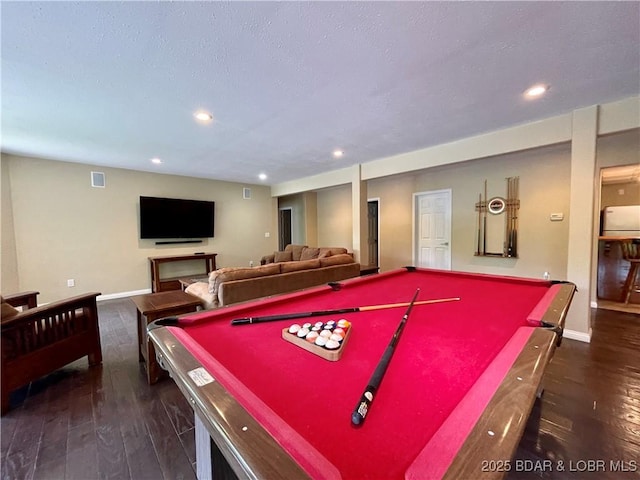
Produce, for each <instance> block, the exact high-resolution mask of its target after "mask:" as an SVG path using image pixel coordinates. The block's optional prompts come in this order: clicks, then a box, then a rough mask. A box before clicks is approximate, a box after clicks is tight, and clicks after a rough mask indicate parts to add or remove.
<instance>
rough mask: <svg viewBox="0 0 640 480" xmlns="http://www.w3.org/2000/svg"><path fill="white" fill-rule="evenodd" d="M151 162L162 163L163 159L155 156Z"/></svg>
mask: <svg viewBox="0 0 640 480" xmlns="http://www.w3.org/2000/svg"><path fill="white" fill-rule="evenodd" d="M151 163H155V164H156V165H160V164H161V163H162V160H160V159H159V158H158V157H155V158H152V159H151Z"/></svg>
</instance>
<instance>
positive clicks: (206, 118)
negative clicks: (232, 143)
mask: <svg viewBox="0 0 640 480" xmlns="http://www.w3.org/2000/svg"><path fill="white" fill-rule="evenodd" d="M193 116H194V117H196V120H198V121H200V122H210V121H211V120H213V115H211V114H210V113H209V112H205V111H204V110H198V111H197V112H196V113H194V114H193Z"/></svg>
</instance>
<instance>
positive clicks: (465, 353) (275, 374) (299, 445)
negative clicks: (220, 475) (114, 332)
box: [150, 269, 574, 479]
mask: <svg viewBox="0 0 640 480" xmlns="http://www.w3.org/2000/svg"><path fill="white" fill-rule="evenodd" d="M411 270H412V271H407V270H406V269H401V270H396V271H393V272H387V273H384V274H380V275H374V276H369V277H362V278H358V279H353V280H349V281H345V282H343V283H342V285H341V288H340V289H339V290H334V289H332V288H330V287H328V286H323V287H320V288H314V289H309V290H306V291H303V292H298V293H295V294H289V295H283V296H278V297H273V298H270V299H266V300H262V301H257V302H249V303H247V304H242V305H238V306H234V307H229V308H222V309H218V310H215V311H206V312H202V313H198V314H192V315H189V316H186V317H183V318H182V319H181V320H180V323H179V327H166V328H157V329H153V330H151V332H150V336H151V338H152V340H153V341H154V343H156V345H157V347H158V350H160V355H163V356H164V357H171V356H172V350H171V349H170V348H166V339H167V338H169V339H170V340H169V341H170V342H173V343H172V345H173V347H174V348H173V351H175V346H176V345H179V346H180V347H181V348H183V349H184V350H185V351H186V352H188V355H190V356H191V357H192V358H193V361H194V362H195V363H194V364H193V365H198V366H202V367H204V368H205V369H206V370H207V371H208V372H209V373H210V374H211V376H212V377H213V378H215V380H216V382H217V383H218V384H219V386H220V387H223V388H224V390H225V392H226V393H228V395H229V398H231V399H232V401H233V402H237V404H238V405H239V406H240V407H241V408H242V409H244V410H245V411H246V412H247V413H248V415H250V416H251V417H252V418H253V419H254V420H255V421H256V422H257V424H258V425H259V426H260V428H261V429H263V430H264V431H263V432H261V433H266V434H267V435H268V436H269V437H271V439H273V440H274V441H275V442H276V443H277V444H278V446H279V447H281V448H282V450H283V451H284V452H285V455H288V456H289V457H290V459H291V461H292V462H295V463H297V465H298V467H300V468H301V469H302V470H303V471H304V472H305V473H306V474H308V475H309V476H310V477H313V478H354V479H356V478H357V479H361V478H389V479H393V478H440V477H443V476H446V475H456V472H458V473H460V472H462V471H464V470H460V469H459V468H463V469H470V471H469V473H470V474H472V473H473V472H476V473H477V474H478V477H479V476H482V474H485V473H489V474H494V473H496V472H483V462H482V459H484V458H485V457H483V455H484V454H483V453H481V452H477V451H476V452H475V455H476V459H475V460H469V457H468V455H467V453H466V452H465V450H466V449H469V448H474V447H472V445H468V443H469V442H471V443H472V444H474V443H475V444H476V447H475V450H477V448H478V442H480V446H481V448H484V446H482V444H483V443H484V442H485V441H486V442H487V443H488V444H490V443H491V442H492V441H494V439H495V440H496V441H498V442H503V440H504V439H503V438H502V437H503V436H504V432H503V430H504V425H501V424H500V422H502V421H512V420H504V419H503V420H495V421H496V422H497V423H491V422H490V423H489V424H488V426H484V425H482V422H480V421H479V420H481V419H485V418H486V417H487V416H490V417H495V416H496V414H497V413H500V415H498V416H499V417H501V416H502V412H489V411H488V409H492V408H493V409H496V408H497V409H502V407H500V406H495V405H493V406H492V405H491V404H490V402H491V401H492V400H493V401H494V402H495V401H498V402H502V404H507V405H509V404H510V403H519V404H520V405H517V407H516V411H517V412H520V413H516V414H515V415H516V416H519V417H522V416H523V415H522V413H521V412H524V422H526V417H527V416H528V413H529V411H530V408H531V405H532V403H533V399H534V398H535V391H536V389H537V388H538V385H539V383H540V378H541V375H542V371H543V370H544V366H545V365H546V363H547V362H548V359H549V358H550V355H551V354H552V352H553V348H554V347H555V344H556V336H557V333H553V332H552V331H550V330H549V329H544V328H540V327H539V326H532V324H537V322H538V321H540V320H544V321H546V322H548V323H553V324H560V326H561V324H562V322H563V320H564V316H565V314H566V310H567V308H568V305H569V303H570V301H571V297H572V295H573V288H574V287H573V285H570V284H562V285H552V284H551V283H550V282H546V281H539V280H530V279H519V278H511V277H497V276H490V275H479V274H470V273H460V272H448V271H447V272H444V271H434V270H425V269H415V270H413V269H411ZM418 288H419V289H420V293H419V296H418V298H417V300H431V299H444V298H447V299H448V298H452V297H459V298H460V300H457V301H447V302H443V303H434V304H427V305H417V306H415V307H414V308H413V310H412V312H411V315H410V316H409V319H408V321H407V323H406V326H405V328H404V331H403V333H402V337H401V339H400V341H399V342H398V344H397V347H396V350H395V352H394V355H393V358H392V360H391V362H390V364H389V367H388V369H387V371H386V374H385V376H384V378H383V380H382V383H381V385H380V388H379V390H378V392H377V394H376V396H375V399H374V402H373V404H372V407H371V409H370V411H369V413H368V415H367V418H366V421H365V423H364V425H362V426H360V427H354V426H353V425H352V424H351V413H352V411H353V410H354V408H355V406H356V404H357V402H358V400H359V399H360V396H361V395H362V393H363V391H364V388H365V386H366V385H367V382H368V380H369V378H370V376H371V374H372V372H373V371H374V369H375V367H376V365H377V364H378V362H379V361H380V358H381V356H382V354H383V352H384V350H385V348H386V347H387V345H388V344H389V341H390V340H391V338H392V336H393V334H394V332H395V330H396V328H397V327H398V324H399V323H400V320H401V319H402V316H403V315H404V313H405V310H406V308H390V309H381V310H372V311H366V312H357V313H346V314H340V315H332V316H326V317H324V316H323V317H319V318H311V319H301V320H281V321H273V322H265V323H256V324H251V325H237V326H232V325H231V320H232V319H234V318H238V317H246V316H252V317H255V316H263V315H272V314H282V313H292V312H307V311H318V310H324V309H340V308H349V307H355V306H369V305H378V304H390V303H400V302H408V301H410V300H411V298H412V297H413V295H414V293H415V292H416V289H418ZM341 318H345V319H347V320H348V321H349V322H351V328H352V332H351V336H350V339H349V342H348V344H347V345H346V346H345V349H344V352H343V354H342V357H341V358H340V360H339V361H336V362H332V361H328V360H326V359H324V358H321V357H319V356H317V355H313V354H312V353H310V352H308V351H306V350H303V349H301V348H300V347H298V346H296V345H293V344H291V343H289V342H285V341H284V340H283V339H282V338H281V331H282V329H283V328H284V327H286V326H288V325H291V324H293V323H303V322H306V321H309V322H312V323H313V322H315V321H317V320H322V321H327V320H339V319H341ZM160 331H162V335H165V337H158V334H159V332H160ZM166 335H169V337H166ZM520 357H526V359H524V358H520ZM163 363H164V364H169V365H170V367H168V368H169V369H170V370H172V369H179V368H180V367H179V365H178V364H177V363H178V362H177V361H176V360H175V359H171V358H167V359H166V360H165V361H164V362H163ZM516 363H517V364H518V366H519V368H518V369H514V364H516ZM521 363H523V364H524V365H523V367H522V368H524V370H522V369H521V368H520V364H521ZM185 368H189V367H185ZM514 372H517V373H514ZM173 373H174V374H173V375H172V376H173V377H174V379H175V380H176V382H177V383H178V382H187V383H188V382H189V381H190V380H189V377H188V375H187V376H185V375H184V372H182V375H176V373H177V372H175V371H174V372H173ZM511 374H513V375H515V377H514V379H511V378H510V375H511ZM523 376H524V377H523ZM180 378H184V379H185V380H180ZM511 380H513V381H514V382H517V383H518V385H516V386H511V387H509V386H508V385H507V383H508V382H509V381H511ZM520 384H522V385H525V386H526V389H527V392H528V393H527V394H526V395H524V397H526V398H525V399H522V398H520V396H519V393H518V392H519V391H520V390H518V388H519V385H520ZM185 387H186V390H188V391H189V396H190V397H193V396H194V395H195V396H198V393H199V392H200V391H202V390H203V389H206V388H207V386H203V387H198V386H193V385H183V391H185ZM500 388H502V390H500ZM499 391H500V392H502V393H500V394H498V392H499ZM510 392H511V393H510ZM514 392H515V393H514ZM501 396H502V397H501ZM508 396H512V398H511V399H508V398H507V397H508ZM205 397H206V396H203V397H202V398H200V399H199V401H200V402H203V403H207V402H208V401H209V400H207V399H206V398H205ZM192 403H193V402H192ZM199 413H200V415H205V416H207V415H206V414H205V413H204V412H203V411H202V409H201V411H200V412H199ZM225 421H227V420H226V419H225ZM483 421H484V420H483ZM519 421H520V422H521V423H522V418H520V420H519ZM207 422H214V423H215V422H218V421H217V420H212V419H210V418H208V419H205V423H207ZM492 422H493V421H492ZM232 423H233V420H232V421H231V422H230V425H228V426H227V427H225V428H237V429H239V430H240V431H243V430H242V429H243V427H244V428H245V430H244V432H245V433H248V432H247V430H248V429H247V428H246V425H240V424H237V425H233V424H232ZM240 423H242V421H240ZM245 423H246V422H245ZM216 428H219V424H216V425H214V426H212V427H210V428H209V430H210V431H211V430H212V429H216ZM483 428H484V429H485V431H484V432H475V433H474V429H475V430H482V429H483ZM492 428H493V430H491V429H492ZM479 433H480V434H481V435H483V436H484V439H483V438H482V437H480V438H478V439H470V437H472V436H473V435H478V434H479ZM509 435H510V436H513V435H517V438H518V439H519V436H520V435H521V430H520V432H515V434H512V433H509ZM496 437H498V438H496ZM509 443H513V442H512V441H510V442H509ZM515 446H517V439H516V441H515V444H513V445H510V448H511V450H510V451H509V452H510V453H505V452H503V450H502V448H503V446H502V445H499V451H500V452H501V453H499V454H500V455H507V457H504V458H502V459H503V460H509V459H510V457H511V455H512V454H513V449H514V448H515ZM254 448H260V446H259V445H255V446H254ZM265 448H268V447H265ZM496 448H498V447H496ZM490 453H491V452H487V453H486V455H485V456H486V457H487V458H486V460H487V461H488V460H490V458H489V457H488V455H489V454H490ZM241 455H242V453H241ZM478 455H479V456H478ZM267 456H268V455H267ZM463 458H466V460H463ZM469 461H471V462H475V463H476V465H471V466H470V465H468V462H469ZM258 463H260V462H258ZM457 463H462V464H464V465H463V466H462V467H458V466H456V465H457ZM490 467H491V465H490V464H489V463H486V468H484V470H490ZM242 468H243V469H250V470H253V469H254V467H253V466H251V467H246V466H244V467H242ZM255 468H257V469H258V470H259V468H260V466H259V465H258V466H256V467H255ZM252 473H253V474H257V476H258V477H263V476H265V472H260V471H252ZM294 476H295V475H294Z"/></svg>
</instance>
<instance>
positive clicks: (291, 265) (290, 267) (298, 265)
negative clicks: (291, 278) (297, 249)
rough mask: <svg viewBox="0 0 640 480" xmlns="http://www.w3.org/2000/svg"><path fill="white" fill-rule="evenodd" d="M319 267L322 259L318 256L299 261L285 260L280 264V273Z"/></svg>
mask: <svg viewBox="0 0 640 480" xmlns="http://www.w3.org/2000/svg"><path fill="white" fill-rule="evenodd" d="M318 267H320V260H318V259H317V258H312V259H310V260H300V261H299V262H284V263H282V264H281V265H280V273H288V272H297V271H299V270H309V269H311V268H318Z"/></svg>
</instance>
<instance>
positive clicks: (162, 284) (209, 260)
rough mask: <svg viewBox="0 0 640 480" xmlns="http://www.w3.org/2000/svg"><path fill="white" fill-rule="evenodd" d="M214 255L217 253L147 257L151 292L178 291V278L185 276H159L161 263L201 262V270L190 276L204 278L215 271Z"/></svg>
mask: <svg viewBox="0 0 640 480" xmlns="http://www.w3.org/2000/svg"><path fill="white" fill-rule="evenodd" d="M216 255H218V254H217V253H192V254H190V255H170V256H164V257H149V265H150V267H151V291H152V292H153V293H155V292H166V291H169V290H180V278H184V277H185V275H184V274H183V275H181V276H179V277H166V278H162V277H161V276H160V265H162V264H163V263H171V262H186V261H192V260H202V261H203V262H204V264H203V265H202V266H203V269H202V270H201V271H198V272H196V273H192V274H191V275H192V276H194V277H197V276H206V275H208V274H209V273H210V272H213V271H214V270H215V269H216Z"/></svg>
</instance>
